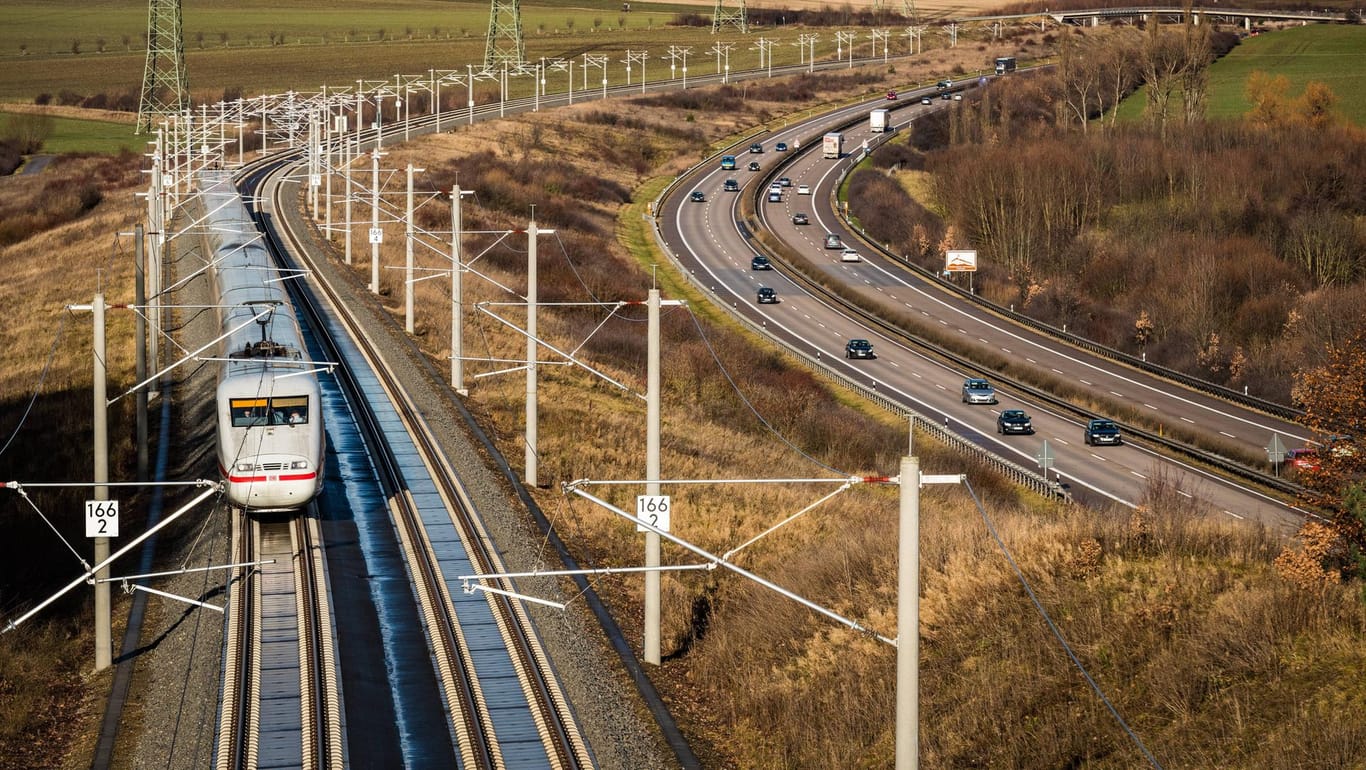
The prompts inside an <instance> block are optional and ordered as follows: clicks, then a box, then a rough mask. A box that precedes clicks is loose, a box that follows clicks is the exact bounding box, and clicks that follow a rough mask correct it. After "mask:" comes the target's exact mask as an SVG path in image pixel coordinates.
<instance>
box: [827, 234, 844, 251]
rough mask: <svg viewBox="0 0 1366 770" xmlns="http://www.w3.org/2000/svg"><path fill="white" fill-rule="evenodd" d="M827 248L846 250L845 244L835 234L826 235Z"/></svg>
mask: <svg viewBox="0 0 1366 770" xmlns="http://www.w3.org/2000/svg"><path fill="white" fill-rule="evenodd" d="M825 248H827V249H842V248H844V242H843V241H841V240H840V237H839V236H838V235H835V234H834V233H826V234H825Z"/></svg>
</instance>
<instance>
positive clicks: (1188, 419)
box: [1181, 417, 1195, 425]
mask: <svg viewBox="0 0 1366 770" xmlns="http://www.w3.org/2000/svg"><path fill="white" fill-rule="evenodd" d="M1181 420H1182V421H1183V422H1188V423H1190V424H1191V425H1194V424H1195V420H1192V419H1190V418H1189V417H1182V418H1181Z"/></svg>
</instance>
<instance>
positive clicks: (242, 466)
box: [237, 463, 256, 473]
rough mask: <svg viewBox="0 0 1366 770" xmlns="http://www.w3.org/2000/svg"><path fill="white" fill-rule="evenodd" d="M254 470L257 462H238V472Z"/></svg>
mask: <svg viewBox="0 0 1366 770" xmlns="http://www.w3.org/2000/svg"><path fill="white" fill-rule="evenodd" d="M254 470H256V463H238V464H237V472H238V473H251V472H252V471H254Z"/></svg>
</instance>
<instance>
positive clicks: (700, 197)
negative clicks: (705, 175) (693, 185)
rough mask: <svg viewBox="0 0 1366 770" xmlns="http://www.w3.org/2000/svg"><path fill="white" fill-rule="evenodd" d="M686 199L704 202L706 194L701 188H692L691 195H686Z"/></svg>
mask: <svg viewBox="0 0 1366 770" xmlns="http://www.w3.org/2000/svg"><path fill="white" fill-rule="evenodd" d="M688 200H691V201H692V202H693V203H706V202H707V194H706V193H704V192H702V191H701V190H693V191H692V195H689V196H688Z"/></svg>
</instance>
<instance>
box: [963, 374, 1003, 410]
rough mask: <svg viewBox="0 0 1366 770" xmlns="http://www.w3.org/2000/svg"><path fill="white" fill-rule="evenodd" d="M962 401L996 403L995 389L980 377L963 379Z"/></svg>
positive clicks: (968, 402) (967, 402) (966, 402)
mask: <svg viewBox="0 0 1366 770" xmlns="http://www.w3.org/2000/svg"><path fill="white" fill-rule="evenodd" d="M963 403H965V404H994V403H996V389H995V388H993V387H991V383H989V382H987V381H986V380H984V379H982V378H981V377H969V378H967V379H966V380H963Z"/></svg>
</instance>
